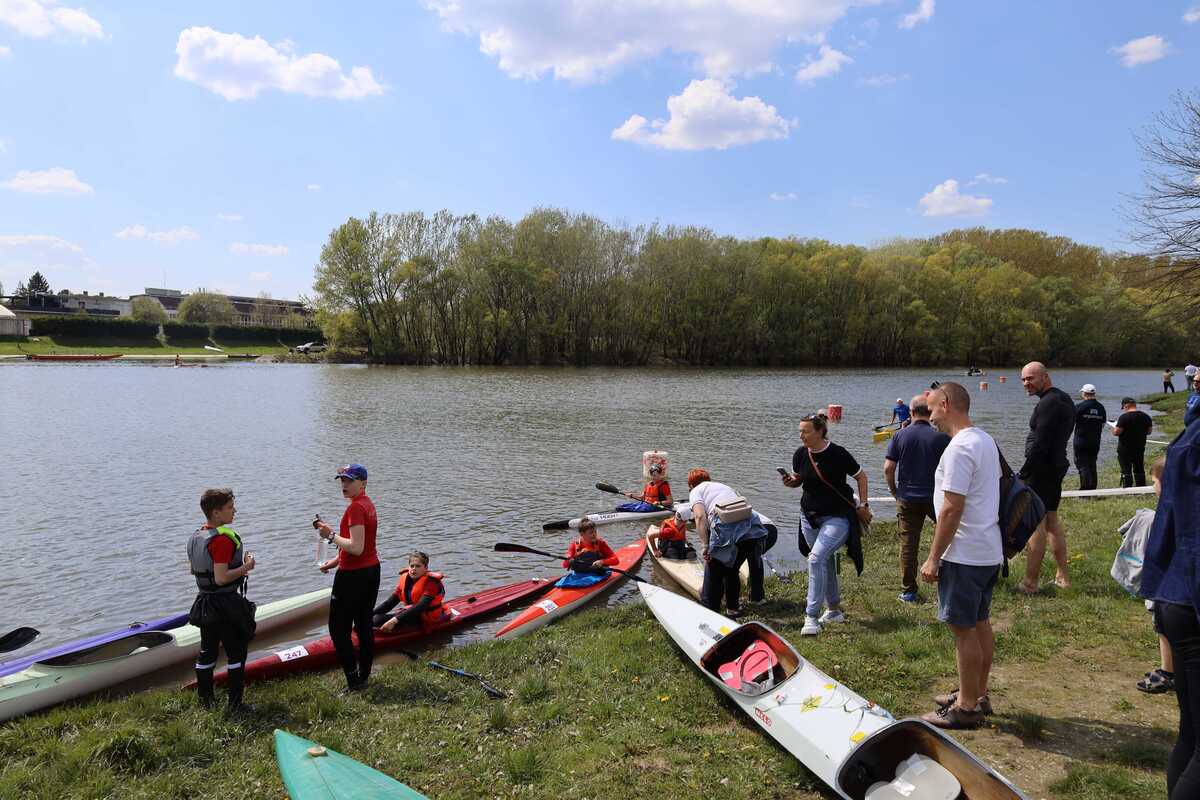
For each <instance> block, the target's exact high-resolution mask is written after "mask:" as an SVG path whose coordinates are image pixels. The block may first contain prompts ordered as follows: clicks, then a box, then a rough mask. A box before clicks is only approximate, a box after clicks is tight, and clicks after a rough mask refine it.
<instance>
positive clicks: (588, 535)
mask: <svg viewBox="0 0 1200 800" xmlns="http://www.w3.org/2000/svg"><path fill="white" fill-rule="evenodd" d="M618 563H620V560H619V559H618V558H617V554H616V553H614V552H613V549H612V548H611V547H609V546H608V542H606V541H604V540H603V539H601V538H600V537H599V535H597V533H596V523H594V522H592V521H591V520H590V519H588V518H587V517H584V518H583V519H582V520H581V521H580V523H579V538H578V539H576V540H575V541H573V542H571V545H570V547H568V548H567V557H566V558H564V559H563V562H562V565H563V569H573V570H576V571H579V572H587V571H589V570H588V568H589V567H592V568H594V567H595V566H596V565H600V566H605V567H615V566H616V565H617V564H618ZM593 571H594V570H593Z"/></svg>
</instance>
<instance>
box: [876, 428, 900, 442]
mask: <svg viewBox="0 0 1200 800" xmlns="http://www.w3.org/2000/svg"><path fill="white" fill-rule="evenodd" d="M895 432H896V431H895V430H893V429H892V428H888V429H887V430H885V431H875V432H874V433H872V434H871V441H872V442H886V441H887V440H888V439H890V438H892V434H893V433H895Z"/></svg>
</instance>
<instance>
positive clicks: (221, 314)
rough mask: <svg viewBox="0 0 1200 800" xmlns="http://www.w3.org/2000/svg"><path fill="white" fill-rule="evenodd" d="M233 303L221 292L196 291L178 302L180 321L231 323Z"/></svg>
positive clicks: (213, 323)
mask: <svg viewBox="0 0 1200 800" xmlns="http://www.w3.org/2000/svg"><path fill="white" fill-rule="evenodd" d="M234 314H235V312H234V309H233V303H231V302H230V301H229V298H228V297H226V296H225V295H223V294H215V293H213V292H204V291H196V292H193V293H192V294H189V295H188V296H187V297H185V298H183V302H182V303H180V304H179V314H178V317H179V320H180V322H203V323H208V324H209V325H229V324H232V323H233V317H234Z"/></svg>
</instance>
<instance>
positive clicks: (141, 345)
mask: <svg viewBox="0 0 1200 800" xmlns="http://www.w3.org/2000/svg"><path fill="white" fill-rule="evenodd" d="M205 345H210V346H214V347H220V348H221V349H222V350H224V351H226V352H229V353H235V354H249V355H255V356H264V355H286V354H287V352H288V348H287V345H284V344H280V343H279V342H277V341H250V342H229V343H223V342H219V341H217V342H215V341H213V340H211V339H207V340H204V341H198V340H190V341H182V342H172V341H170V340H166V341H158V340H146V339H129V340H122V339H116V338H112V337H103V338H93V337H73V336H61V335H60V336H37V337H31V338H28V339H12V338H4V339H0V356H3V355H26V354H30V353H32V354H34V355H50V354H61V355H67V354H72V353H75V354H99V355H110V354H113V353H121V354H123V355H139V356H160V357H163V358H170V357H172V356H174V355H176V354H179V355H213V354H214V353H213V351H212V350H206V349H205Z"/></svg>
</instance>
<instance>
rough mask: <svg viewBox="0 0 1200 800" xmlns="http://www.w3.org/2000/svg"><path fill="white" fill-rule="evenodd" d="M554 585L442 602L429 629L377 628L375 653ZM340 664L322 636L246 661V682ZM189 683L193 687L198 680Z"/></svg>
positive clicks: (511, 587)
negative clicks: (440, 613)
mask: <svg viewBox="0 0 1200 800" xmlns="http://www.w3.org/2000/svg"><path fill="white" fill-rule="evenodd" d="M553 585H554V583H553V581H549V580H547V579H546V578H534V579H533V580H528V581H521V582H520V583H510V584H508V585H507V586H497V587H496V588H494V589H485V590H484V591H482V592H476V593H475V594H469V595H464V596H462V597H455V598H454V599H452V600H447V601H446V602H445V603H443V604H442V607H443V608H445V609H446V612H447V617H446V619H444V620H442V621H441V622H439V623H437V624H436V625H432V626H430V627H427V628H408V629H404V630H399V631H395V632H393V633H383V632H382V631H379V630H376V631H375V652H376V653H381V652H384V651H386V650H389V649H394V648H396V647H399V646H401V645H405V644H413V643H415V642H419V641H421V640H422V639H426V638H428V637H430V636H434V635H436V634H439V633H444V632H446V631H450V630H453V629H455V628H461V627H462V626H464V625H467V624H469V623H472V622H475V621H477V620H478V619H479V618H480V617H483V616H484V615H486V614H491V613H493V612H496V611H501V610H503V609H504V608H506V607H507V606H510V605H512V604H514V603H519V602H521V601H522V600H528V599H529V598H531V597H534V596H536V595H538V594H541V593H542V592H544V591H546V590H547V589H549V588H550V587H551V586H553ZM351 636H352V638H353V640H354V647H355V648H356V649H357V648H358V637H357V636H354V635H353V634H351ZM337 663H338V658H337V652H336V651H335V650H334V649H333V640H332V639H330V638H329V637H328V636H323V637H321V638H320V639H314V640H312V641H311V642H306V643H305V644H298V645H296V646H295V647H291V648H289V649H287V650H281V651H280V652H278V653H272V654H271V655H269V656H263V657H262V658H256V659H255V660H253V661H249V662H247V663H246V666H245V667H244V669H245V670H246V683H253V682H255V681H263V680H268V679H270V678H279V677H282V676H284V675H295V674H297V673H300V672H314V671H316V670H321V669H326V668H328V667H333V666H336V665H337ZM225 678H226V671H225V670H221V671H220V672H218V673H217V674H216V675H215V676H214V677H213V681H214V682H215V683H221V682H222V681H224V680H225ZM189 685H191V686H194V685H195V683H194V682H193V683H192V684H189Z"/></svg>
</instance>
